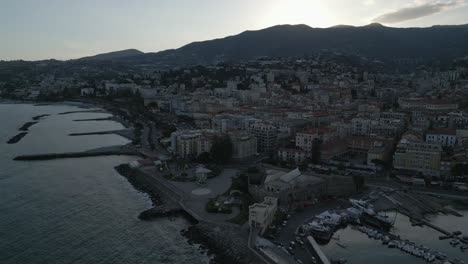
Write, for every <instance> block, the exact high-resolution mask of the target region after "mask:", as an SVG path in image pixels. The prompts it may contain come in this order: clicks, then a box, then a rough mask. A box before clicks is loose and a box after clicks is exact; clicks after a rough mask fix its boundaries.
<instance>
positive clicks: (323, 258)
mask: <svg viewBox="0 0 468 264" xmlns="http://www.w3.org/2000/svg"><path fill="white" fill-rule="evenodd" d="M307 240H308V241H309V243H310V245H311V246H312V248H314V250H315V252H317V255H318V256H319V258H320V261H321V262H322V263H323V264H330V260H328V258H327V256H325V253H323V251H322V249H321V248H320V246H319V245H318V244H317V242H315V239H314V238H313V237H312V236H308V237H307Z"/></svg>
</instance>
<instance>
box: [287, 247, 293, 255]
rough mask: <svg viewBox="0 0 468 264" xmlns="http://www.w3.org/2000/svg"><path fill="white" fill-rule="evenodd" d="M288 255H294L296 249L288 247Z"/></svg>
mask: <svg viewBox="0 0 468 264" xmlns="http://www.w3.org/2000/svg"><path fill="white" fill-rule="evenodd" d="M288 253H289V254H291V255H294V249H293V248H292V247H288Z"/></svg>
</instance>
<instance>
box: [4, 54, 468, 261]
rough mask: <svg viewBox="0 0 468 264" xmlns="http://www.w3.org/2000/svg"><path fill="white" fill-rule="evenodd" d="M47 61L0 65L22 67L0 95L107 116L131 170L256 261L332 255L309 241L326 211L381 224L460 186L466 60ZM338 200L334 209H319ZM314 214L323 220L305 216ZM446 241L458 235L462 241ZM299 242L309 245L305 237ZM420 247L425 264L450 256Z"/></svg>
mask: <svg viewBox="0 0 468 264" xmlns="http://www.w3.org/2000/svg"><path fill="white" fill-rule="evenodd" d="M57 63H58V62H55V61H42V62H36V63H34V64H28V65H27V66H24V65H22V64H23V62H20V61H17V62H8V63H7V62H2V63H0V68H4V69H6V68H8V67H10V68H11V67H20V68H22V69H24V70H23V71H21V72H19V73H16V74H15V75H14V76H13V75H8V74H4V75H2V76H1V77H2V78H1V79H0V92H1V96H2V98H4V99H5V100H7V99H9V100H16V101H27V102H34V103H47V102H54V101H79V102H85V103H91V104H93V105H96V106H99V107H103V108H105V109H107V110H109V111H111V112H112V113H113V114H114V116H115V118H118V120H119V121H120V122H123V123H125V124H127V125H128V127H129V129H131V130H132V131H133V134H132V135H131V138H132V143H131V145H132V147H133V148H135V149H137V150H138V151H139V153H140V154H141V156H143V158H142V159H141V160H138V161H135V162H134V163H132V164H130V167H132V168H133V169H135V170H139V171H140V172H143V173H145V174H147V175H152V176H151V177H153V176H154V177H155V179H156V178H157V181H158V185H160V186H163V185H164V186H166V187H164V188H165V189H167V191H166V194H170V195H169V196H172V197H176V198H174V199H173V200H175V201H176V203H179V204H180V205H181V206H182V208H183V209H184V210H185V211H187V212H189V214H191V215H192V216H194V218H195V219H196V220H198V221H200V222H206V223H211V224H213V225H220V226H225V228H226V229H229V228H235V227H242V228H247V229H248V230H249V231H248V235H246V239H245V241H246V242H245V245H244V246H248V248H249V249H250V250H251V251H252V252H253V255H252V256H251V257H252V258H253V259H256V258H259V259H261V260H262V261H265V262H266V263H330V262H327V261H328V259H327V257H326V256H323V253H321V251H320V249H319V246H317V245H316V241H317V243H318V242H320V241H321V240H326V241H330V239H331V237H332V236H333V233H331V232H327V230H328V231H331V230H330V229H333V228H334V227H335V226H339V225H341V222H340V221H341V220H336V219H341V218H345V215H346V219H348V220H347V222H351V220H349V219H350V218H351V215H353V216H355V214H358V215H360V216H361V214H364V215H367V216H369V217H371V218H372V220H369V219H365V220H366V221H369V222H370V223H371V225H373V226H374V227H375V226H377V227H376V228H377V229H379V228H381V227H382V225H383V227H385V225H386V224H385V223H386V220H385V221H384V220H380V219H381V218H382V217H381V216H380V215H379V213H378V212H379V211H386V210H388V209H390V208H392V209H397V210H399V212H400V213H405V214H407V215H409V216H410V217H411V218H412V219H418V221H419V222H420V223H424V221H425V220H424V212H419V211H418V210H414V207H415V206H416V205H415V204H410V203H411V201H409V200H411V199H404V198H402V197H403V196H406V195H408V196H409V195H413V196H412V197H413V198H414V200H416V199H417V200H418V201H419V202H420V203H430V204H432V205H431V206H432V207H434V208H438V209H434V211H440V210H441V209H440V208H441V207H440V205H435V204H436V202H434V201H433V199H432V197H433V196H429V195H428V196H427V197H421V195H422V194H421V193H423V192H424V193H427V194H431V195H436V196H443V195H448V196H450V195H451V196H457V195H459V196H464V195H467V194H468V64H467V63H466V62H464V61H461V62H460V61H456V62H453V63H452V64H450V65H428V66H420V67H413V68H411V67H408V70H407V71H404V72H397V71H394V70H391V69H388V67H387V66H386V65H385V64H384V63H382V62H379V61H368V60H366V59H364V58H354V57H348V56H344V55H341V54H336V53H325V54H320V55H317V56H315V57H306V58H287V59H286V58H283V59H279V58H261V59H257V60H252V61H250V62H246V63H220V64H214V65H208V66H193V67H187V68H179V69H172V70H155V69H152V68H151V67H149V66H146V65H139V66H135V67H125V66H120V65H118V64H115V65H114V64H109V65H107V64H105V65H101V64H99V63H96V64H79V63H78V62H77V64H76V65H70V66H69V68H66V69H65V68H64V67H62V66H61V65H58V64H57ZM398 63H400V64H401V65H402V67H406V66H408V65H410V64H411V63H412V62H411V61H400V62H398ZM15 65H16V66H15ZM378 192H381V194H380V195H376V193H378ZM173 193H174V195H172V194H173ZM416 193H418V194H416ZM386 197H387V198H386ZM349 198H353V199H354V200H353V199H351V200H349ZM367 198H369V199H367ZM413 198H412V199H413ZM361 199H362V200H361ZM366 199H367V200H366ZM385 199H386V200H385ZM364 200H366V202H364ZM382 200H385V201H382ZM350 201H351V202H350ZM369 201H372V204H371V203H370V202H369ZM389 204H390V205H389ZM338 207H340V208H341V209H344V211H341V212H332V213H330V214H329V215H323V212H325V211H327V212H328V210H335V209H336V208H338ZM346 208H348V209H347V210H346ZM371 208H372V209H371ZM356 211H357V212H356ZM369 211H375V212H372V213H369ZM321 213H322V215H321ZM314 215H318V216H320V217H321V218H320V217H319V219H321V220H320V221H318V220H314V222H309V223H308V224H307V222H308V220H309V219H310V218H311V217H313V216H314ZM361 217H362V216H361ZM325 219H328V221H331V220H333V219H335V220H336V221H338V222H339V223H338V222H336V223H335V222H333V223H332V224H327V222H326V221H325ZM362 221H364V220H361V222H362ZM375 221H377V224H376V222H375ZM330 226H332V227H330ZM359 228H360V230H361V232H365V233H367V234H369V233H371V232H373V230H370V229H364V228H363V227H359ZM366 228H367V227H366ZM377 229H376V230H377ZM383 229H385V228H383ZM301 230H302V231H301ZM307 230H309V231H307ZM311 230H312V231H311ZM453 231H456V230H453ZM307 232H312V236H308V234H306V233H307ZM379 232H380V231H379ZM450 232H451V231H450ZM240 233H241V234H247V232H240ZM324 233H326V235H325V236H324ZM378 234H379V239H380V240H382V241H384V240H388V241H387V244H388V243H389V241H391V243H392V244H395V245H396V243H397V242H398V245H402V246H401V247H402V248H403V247H404V246H405V245H406V244H405V245H403V244H402V243H403V242H401V243H400V242H399V241H400V240H397V239H396V238H392V237H391V235H389V234H388V233H386V232H384V231H382V232H380V233H378ZM233 236H234V235H233ZM241 236H242V235H241ZM373 236H375V237H377V236H378V235H377V231H376V233H375V234H374V235H373ZM324 237H325V239H324ZM327 237H328V238H327ZM385 237H387V238H385ZM450 239H454V240H453V241H455V240H456V241H458V243H461V245H462V247H465V245H467V244H466V243H468V240H467V239H464V238H462V236H461V235H460V236H458V235H451V234H450ZM309 241H310V243H311V244H312V249H313V250H312V253H311V251H309V250H308V249H307V248H306V247H305V246H304V245H303V244H304V243H309ZM454 243H455V242H454ZM466 247H468V246H466ZM413 250H416V247H413ZM417 250H418V252H419V251H420V253H417V254H420V255H421V256H419V257H421V258H424V259H425V260H427V262H432V261H434V260H436V259H439V260H441V261H442V260H446V259H447V261H448V258H444V257H443V256H442V255H440V254H436V253H434V252H431V251H430V250H423V249H422V247H421V248H419V247H418V248H417ZM411 254H413V253H411ZM415 254H416V253H415ZM413 255H414V254H413ZM246 258H248V257H246ZM305 259H307V261H306V260H305ZM310 259H312V260H313V261H312V262H310ZM343 261H345V260H334V261H331V262H334V263H345V262H343ZM252 263H255V260H254V262H252ZM441 263H443V262H441ZM444 263H446V262H444ZM449 263H462V262H449Z"/></svg>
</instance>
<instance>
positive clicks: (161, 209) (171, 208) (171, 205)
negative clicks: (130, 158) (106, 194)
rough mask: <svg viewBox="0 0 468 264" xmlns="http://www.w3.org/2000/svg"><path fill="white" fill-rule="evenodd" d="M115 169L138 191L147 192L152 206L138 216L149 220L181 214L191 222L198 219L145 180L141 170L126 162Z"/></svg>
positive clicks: (193, 222) (194, 222)
mask: <svg viewBox="0 0 468 264" xmlns="http://www.w3.org/2000/svg"><path fill="white" fill-rule="evenodd" d="M115 170H116V171H117V172H118V173H119V174H120V175H122V176H124V177H125V178H126V179H127V181H128V182H129V183H130V184H131V185H132V186H133V187H134V188H135V189H137V190H139V191H140V192H143V193H146V194H148V196H149V197H150V199H151V201H152V203H153V207H152V208H150V209H148V210H145V211H143V212H141V213H140V215H139V216H138V218H140V219H141V220H144V221H150V220H154V219H157V218H162V217H173V216H182V217H185V218H186V219H187V220H189V221H190V222H191V223H192V224H196V223H198V221H197V220H196V219H195V218H193V217H192V216H191V215H190V214H188V213H187V212H186V211H185V210H183V209H182V208H181V207H180V206H179V205H178V204H177V203H176V202H175V201H174V200H172V199H171V198H170V197H168V196H167V195H165V193H164V192H162V191H160V190H159V189H158V187H157V186H155V185H154V184H151V183H150V182H148V181H147V180H146V177H144V176H145V175H143V172H141V171H139V170H134V169H132V168H131V167H130V166H129V165H128V164H121V165H119V166H117V167H115Z"/></svg>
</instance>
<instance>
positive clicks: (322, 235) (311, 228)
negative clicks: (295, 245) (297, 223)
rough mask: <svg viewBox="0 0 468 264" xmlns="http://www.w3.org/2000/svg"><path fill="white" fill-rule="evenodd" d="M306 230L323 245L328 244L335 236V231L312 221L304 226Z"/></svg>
mask: <svg viewBox="0 0 468 264" xmlns="http://www.w3.org/2000/svg"><path fill="white" fill-rule="evenodd" d="M303 228H304V230H306V231H308V232H310V233H311V234H312V236H313V237H314V239H315V240H317V241H318V242H321V243H328V242H329V241H330V239H331V237H332V235H333V230H332V229H331V228H330V227H328V226H326V225H324V224H323V223H321V222H318V221H312V222H310V223H309V224H306V225H303Z"/></svg>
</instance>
